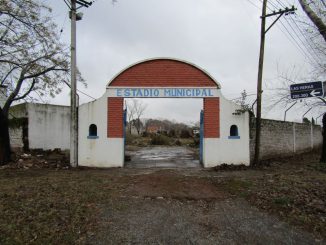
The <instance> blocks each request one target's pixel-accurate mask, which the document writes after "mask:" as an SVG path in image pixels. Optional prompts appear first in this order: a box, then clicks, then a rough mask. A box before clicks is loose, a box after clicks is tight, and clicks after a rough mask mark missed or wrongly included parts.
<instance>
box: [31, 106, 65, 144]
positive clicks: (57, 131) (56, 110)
mask: <svg viewBox="0 0 326 245" xmlns="http://www.w3.org/2000/svg"><path fill="white" fill-rule="evenodd" d="M27 113H28V139H29V148H30V149H44V150H51V149H55V148H60V149H61V150H68V149H69V148H70V107H69V106H59V105H48V104H32V103H28V104H27Z"/></svg>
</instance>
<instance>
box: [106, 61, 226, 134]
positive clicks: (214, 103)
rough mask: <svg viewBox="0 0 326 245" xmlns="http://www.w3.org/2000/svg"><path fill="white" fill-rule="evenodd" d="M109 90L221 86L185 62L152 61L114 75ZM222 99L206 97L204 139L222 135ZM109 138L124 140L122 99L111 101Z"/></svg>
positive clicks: (109, 101) (109, 102) (112, 98)
mask: <svg viewBox="0 0 326 245" xmlns="http://www.w3.org/2000/svg"><path fill="white" fill-rule="evenodd" d="M107 87H210V88H212V87H215V88H218V89H220V88H221V87H220V84H219V83H218V82H217V81H215V80H214V79H213V78H212V77H211V76H210V75H209V74H208V73H207V72H206V71H204V70H203V69H201V68H199V67H197V66H195V65H193V64H190V63H188V62H186V61H180V60H175V59H167V58H160V59H152V60H146V61H142V62H140V63H137V64H135V65H132V66H130V67H128V68H126V69H125V70H123V71H122V72H120V73H119V74H118V75H117V76H115V77H114V78H113V79H112V80H111V81H110V82H109V84H108V85H107ZM219 104H220V101H219V98H204V121H205V124H204V137H205V138H218V137H219V136H220V126H219V124H220V111H219ZM107 116H108V125H107V136H108V137H109V138H122V137H123V123H122V121H123V98H116V97H109V98H108V112H107Z"/></svg>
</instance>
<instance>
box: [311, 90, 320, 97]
mask: <svg viewBox="0 0 326 245" xmlns="http://www.w3.org/2000/svg"><path fill="white" fill-rule="evenodd" d="M310 95H311V96H312V97H315V96H317V95H320V91H316V90H312V91H311V93H310Z"/></svg>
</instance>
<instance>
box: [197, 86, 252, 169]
mask: <svg viewBox="0 0 326 245" xmlns="http://www.w3.org/2000/svg"><path fill="white" fill-rule="evenodd" d="M219 93H220V137H219V138H204V149H203V163H204V166H205V167H214V166H217V165H221V164H223V163H227V164H245V165H249V163H250V158H249V115H248V113H247V112H246V113H241V114H240V115H234V114H233V113H234V112H235V111H236V110H238V109H240V106H238V105H236V104H235V103H233V102H231V101H228V100H227V99H225V98H224V97H223V96H222V94H221V92H220V91H219ZM232 125H237V127H238V131H239V136H240V139H235V138H232V139H229V136H230V127H231V126H232Z"/></svg>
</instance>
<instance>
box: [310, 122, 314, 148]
mask: <svg viewBox="0 0 326 245" xmlns="http://www.w3.org/2000/svg"><path fill="white" fill-rule="evenodd" d="M310 142H311V149H314V126H313V124H312V120H311V123H310Z"/></svg>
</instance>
